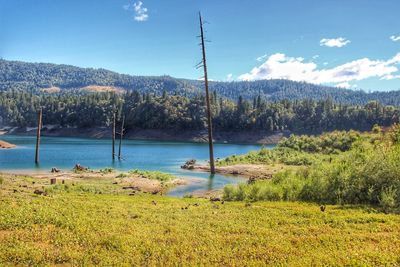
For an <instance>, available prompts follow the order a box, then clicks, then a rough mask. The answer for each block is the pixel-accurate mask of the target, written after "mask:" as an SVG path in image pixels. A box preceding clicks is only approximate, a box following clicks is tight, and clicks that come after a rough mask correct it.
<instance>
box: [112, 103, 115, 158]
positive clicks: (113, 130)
mask: <svg viewBox="0 0 400 267" xmlns="http://www.w3.org/2000/svg"><path fill="white" fill-rule="evenodd" d="M115 116H116V114H115V111H114V113H113V126H112V127H113V128H112V159H113V160H115Z"/></svg>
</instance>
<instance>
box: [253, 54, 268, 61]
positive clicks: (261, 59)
mask: <svg viewBox="0 0 400 267" xmlns="http://www.w3.org/2000/svg"><path fill="white" fill-rule="evenodd" d="M267 56H268V55H267V54H265V55H262V56H260V57H258V58H256V60H257V61H260V62H261V61H263V60H264V59H265V58H267Z"/></svg>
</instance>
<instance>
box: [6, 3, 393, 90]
mask: <svg viewBox="0 0 400 267" xmlns="http://www.w3.org/2000/svg"><path fill="white" fill-rule="evenodd" d="M399 10H400V1H399V0H302V1H298V0H140V1H138V0H84V1H83V0H35V1H33V0H0V58H3V59H7V60H21V61H27V62H48V63H60V64H70V65H75V66H80V67H92V68H105V69H109V70H113V71H116V72H119V73H125V74H131V75H152V76H153V75H170V76H173V77H179V78H188V79H199V78H200V77H202V73H201V70H199V69H196V68H195V66H196V64H197V63H198V62H200V60H201V51H200V47H199V46H198V42H199V40H198V39H197V37H196V36H197V35H198V34H199V24H198V23H199V21H198V12H199V11H201V12H202V15H203V17H204V19H205V20H206V21H207V23H206V24H205V25H204V26H205V28H206V38H207V39H208V40H210V42H209V43H207V44H206V47H207V57H208V58H207V61H208V68H209V69H208V71H209V77H210V78H211V79H213V80H220V81H240V80H249V81H250V80H259V79H290V80H296V81H306V82H310V83H315V84H323V85H331V86H337V87H343V88H352V89H356V90H358V89H363V90H366V91H378V90H380V91H387V90H397V89H400V19H399V18H398V14H399Z"/></svg>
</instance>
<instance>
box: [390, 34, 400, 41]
mask: <svg viewBox="0 0 400 267" xmlns="http://www.w3.org/2000/svg"><path fill="white" fill-rule="evenodd" d="M390 40H392V41H393V42H397V41H400V36H394V35H392V36H390Z"/></svg>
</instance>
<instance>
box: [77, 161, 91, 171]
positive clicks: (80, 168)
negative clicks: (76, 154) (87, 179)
mask: <svg viewBox="0 0 400 267" xmlns="http://www.w3.org/2000/svg"><path fill="white" fill-rule="evenodd" d="M88 169H89V168H88V167H83V166H82V165H80V164H79V163H78V164H75V167H74V171H80V172H83V171H87V170H88Z"/></svg>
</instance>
